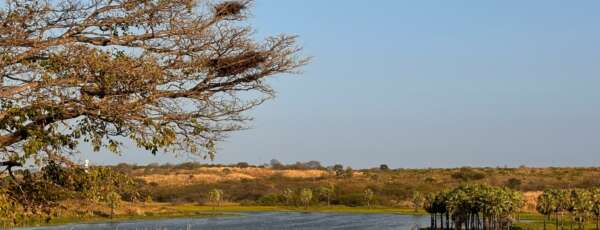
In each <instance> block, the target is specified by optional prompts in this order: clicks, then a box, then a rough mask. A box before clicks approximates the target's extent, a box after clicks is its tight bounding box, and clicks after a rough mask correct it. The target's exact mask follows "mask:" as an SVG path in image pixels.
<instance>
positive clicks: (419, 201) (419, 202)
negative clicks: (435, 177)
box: [411, 191, 425, 212]
mask: <svg viewBox="0 0 600 230" xmlns="http://www.w3.org/2000/svg"><path fill="white" fill-rule="evenodd" d="M424 199H425V198H424V197H423V195H422V194H421V193H420V192H419V191H414V192H413V195H412V199H411V203H412V205H413V208H414V209H415V212H418V211H419V208H420V207H421V206H423V201H424Z"/></svg>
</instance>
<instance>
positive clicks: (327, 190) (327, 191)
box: [320, 183, 335, 206]
mask: <svg viewBox="0 0 600 230" xmlns="http://www.w3.org/2000/svg"><path fill="white" fill-rule="evenodd" d="M320 193H321V194H322V195H325V197H326V198H327V206H330V205H331V196H332V195H333V193H335V185H334V184H333V183H330V184H329V185H328V186H323V187H321V188H320Z"/></svg>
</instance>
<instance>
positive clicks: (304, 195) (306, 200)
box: [300, 188, 313, 209]
mask: <svg viewBox="0 0 600 230" xmlns="http://www.w3.org/2000/svg"><path fill="white" fill-rule="evenodd" d="M312 198H313V192H312V190H310V189H309V188H305V189H302V191H301V192H300V201H302V203H303V204H304V208H306V209H308V206H309V205H310V201H311V200H312Z"/></svg>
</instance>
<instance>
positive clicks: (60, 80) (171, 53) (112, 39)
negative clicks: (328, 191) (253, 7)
mask: <svg viewBox="0 0 600 230" xmlns="http://www.w3.org/2000/svg"><path fill="white" fill-rule="evenodd" d="M250 3H251V2H249V1H242V0H239V1H224V2H212V1H207V2H203V1H195V0H8V1H7V2H6V3H5V4H4V5H3V8H2V9H1V10H0V154H1V155H2V157H3V161H4V162H3V163H1V165H4V166H9V167H11V166H13V165H19V164H22V163H24V162H26V161H27V160H44V159H49V158H50V159H65V156H68V154H70V153H73V152H75V151H76V149H77V145H78V143H79V142H80V141H87V142H90V143H91V145H92V146H93V147H94V150H100V149H101V148H107V149H108V150H110V151H114V152H118V151H119V146H120V144H121V143H120V140H123V138H120V137H126V138H129V139H131V140H132V141H133V143H135V144H137V146H138V147H140V148H143V149H146V150H149V151H151V152H152V153H156V152H157V151H162V150H165V151H183V152H187V153H191V154H197V155H201V156H204V157H206V156H210V157H212V155H213V154H214V151H215V147H214V146H215V141H218V140H220V139H222V138H223V137H224V136H225V135H226V133H228V132H230V131H234V130H239V129H241V128H243V127H245V124H246V121H248V117H246V116H244V114H243V112H244V111H247V110H249V109H252V108H254V107H255V106H257V105H259V104H261V103H262V102H263V101H264V100H266V99H268V98H270V97H271V96H273V90H272V89H271V88H270V87H269V85H268V84H266V82H265V80H266V78H267V77H270V76H275V75H278V74H282V73H291V72H296V71H297V69H298V67H300V66H302V65H304V64H306V63H307V59H305V58H302V57H300V56H299V54H298V53H299V50H300V49H299V47H298V46H297V45H296V39H295V36H288V35H278V36H272V37H267V38H264V39H260V40H258V39H256V38H255V36H254V33H253V29H252V28H251V27H250V26H249V25H248V23H246V22H245V19H246V18H247V12H246V11H247V8H248V7H249V6H250Z"/></svg>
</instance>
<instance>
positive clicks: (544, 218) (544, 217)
mask: <svg viewBox="0 0 600 230" xmlns="http://www.w3.org/2000/svg"><path fill="white" fill-rule="evenodd" d="M544 230H546V216H545V215H544Z"/></svg>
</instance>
